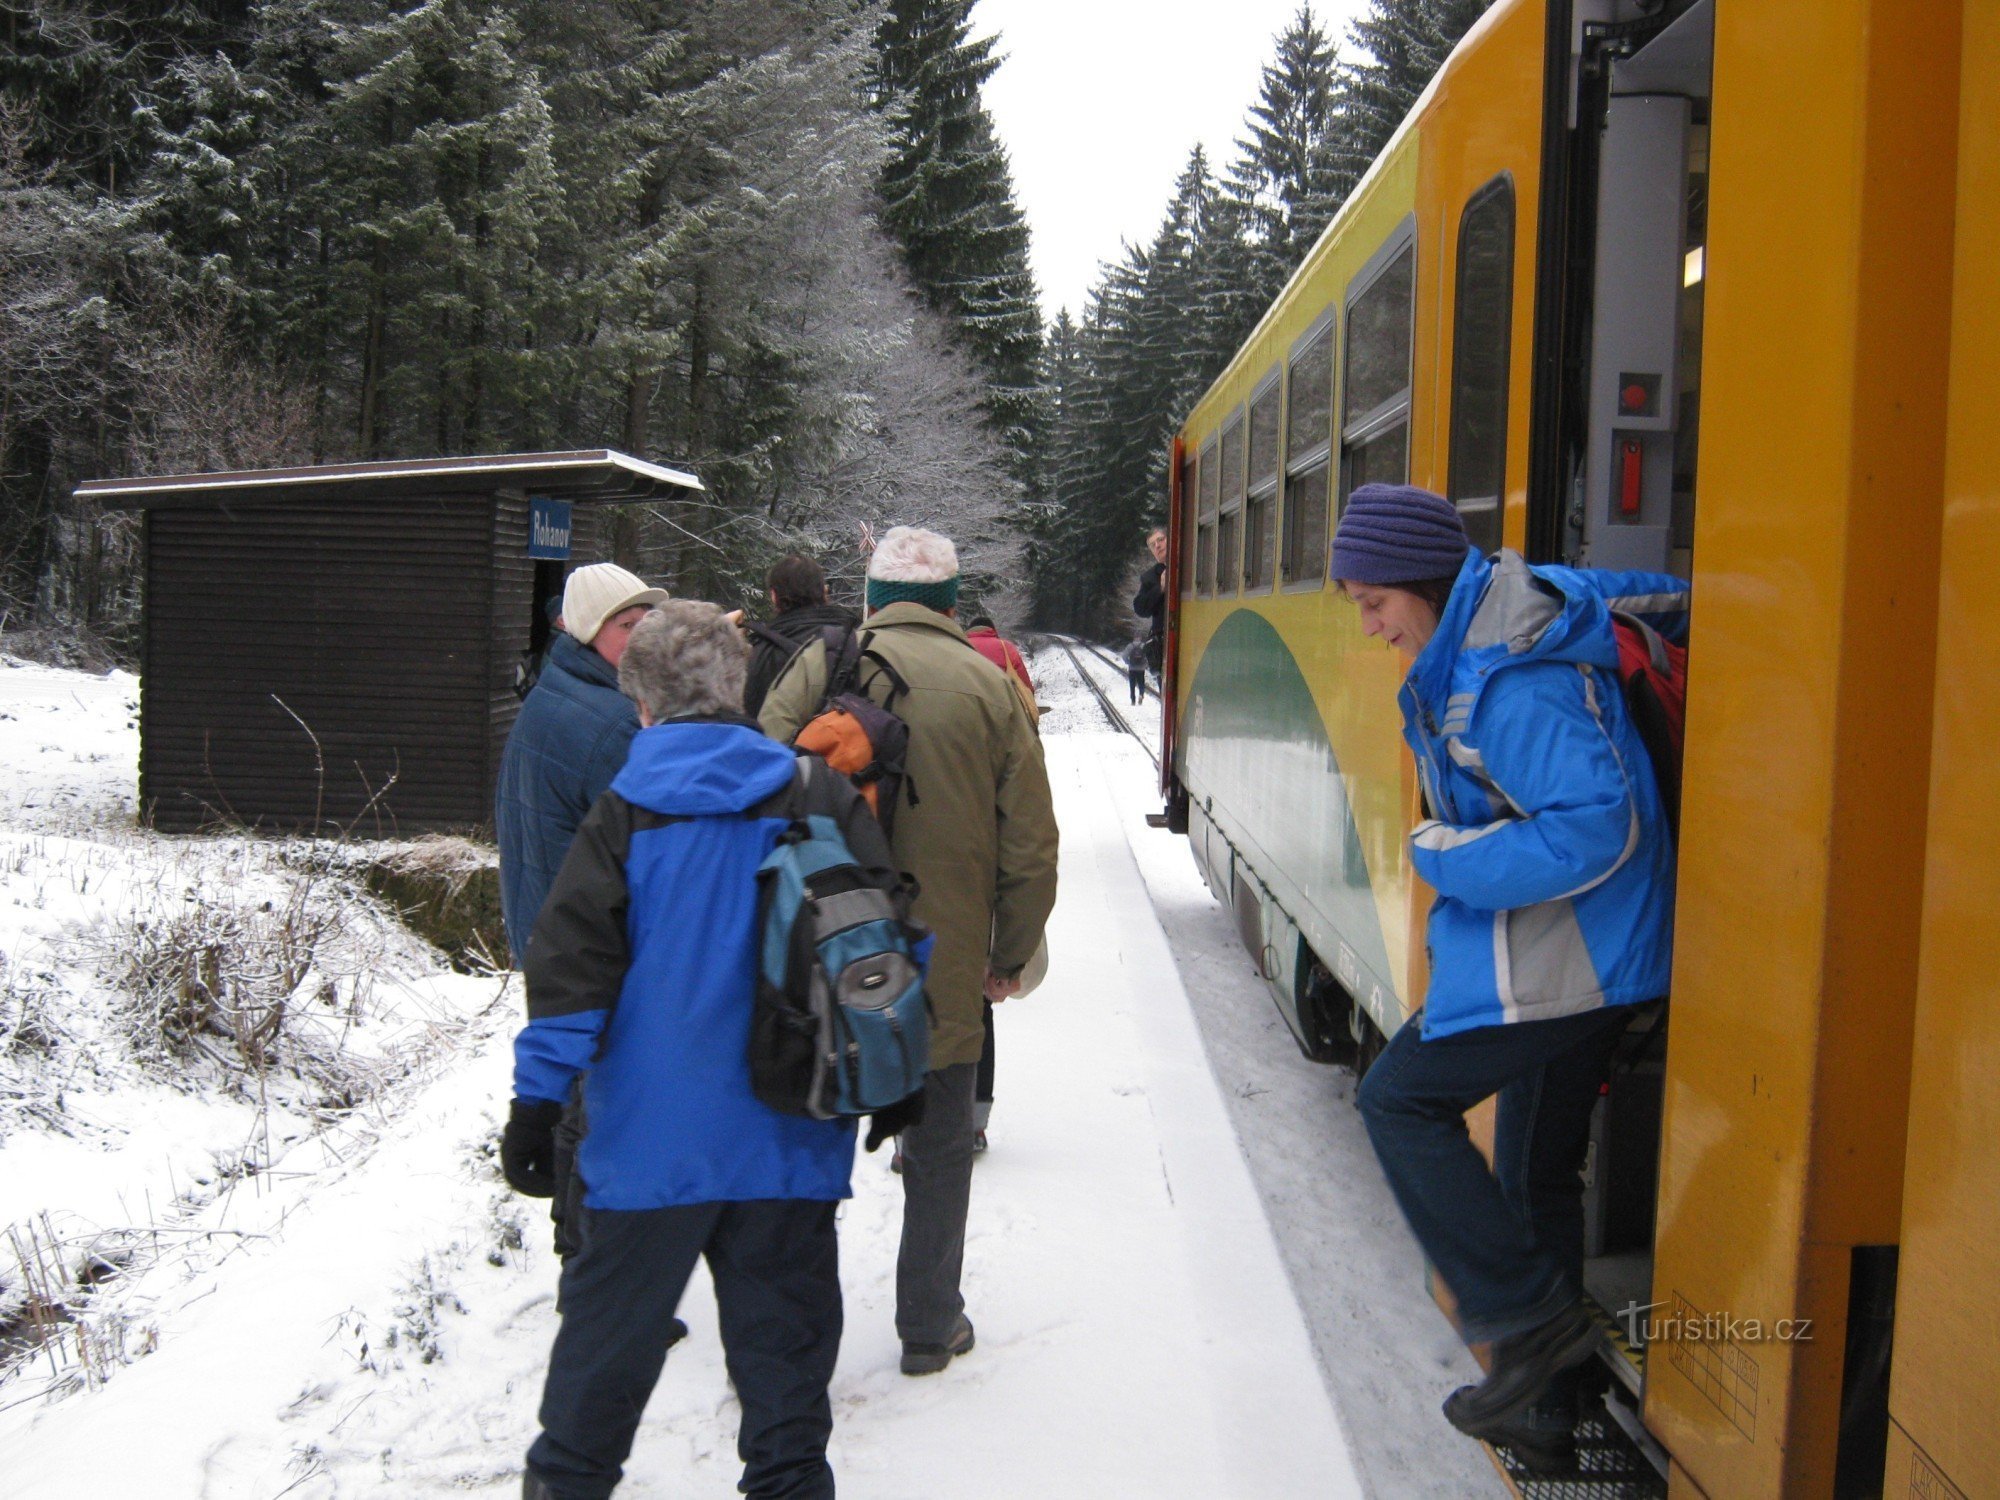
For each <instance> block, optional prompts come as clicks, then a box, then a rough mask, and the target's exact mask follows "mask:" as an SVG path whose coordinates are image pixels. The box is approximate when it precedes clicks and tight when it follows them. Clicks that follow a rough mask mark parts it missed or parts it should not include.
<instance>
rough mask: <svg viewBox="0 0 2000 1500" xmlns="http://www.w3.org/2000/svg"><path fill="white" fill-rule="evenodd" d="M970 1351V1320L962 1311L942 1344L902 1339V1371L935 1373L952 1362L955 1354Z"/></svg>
mask: <svg viewBox="0 0 2000 1500" xmlns="http://www.w3.org/2000/svg"><path fill="white" fill-rule="evenodd" d="M971 1352H972V1320H971V1319H970V1318H968V1317H967V1316H966V1315H965V1314H964V1313H960V1314H959V1315H958V1326H957V1327H956V1328H954V1329H952V1331H951V1337H950V1338H949V1339H947V1340H945V1342H943V1343H942V1344H913V1343H911V1342H910V1341H909V1340H908V1339H905V1340H903V1373H904V1374H905V1375H935V1374H937V1372H938V1371H940V1370H942V1369H943V1368H944V1367H945V1366H946V1365H948V1364H950V1363H951V1362H952V1359H953V1357H954V1356H956V1355H960V1354H970V1353H971Z"/></svg>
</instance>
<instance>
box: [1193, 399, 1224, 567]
mask: <svg viewBox="0 0 2000 1500" xmlns="http://www.w3.org/2000/svg"><path fill="white" fill-rule="evenodd" d="M1221 478H1222V468H1221V466H1220V465H1219V464H1217V463H1216V461H1215V439H1214V438H1210V439H1209V440H1208V441H1207V442H1205V443H1203V444H1202V445H1201V469H1200V487H1199V489H1198V491H1197V493H1198V494H1199V495H1200V496H1201V527H1200V536H1199V539H1198V541H1197V543H1196V545H1197V547H1198V548H1199V549H1200V550H1199V551H1198V552H1197V553H1196V555H1195V570H1194V571H1195V591H1196V592H1197V593H1199V594H1200V595H1201V596H1202V598H1204V599H1207V598H1209V597H1211V596H1212V595H1213V594H1214V593H1215V505H1216V496H1217V491H1218V488H1219V482H1220V480H1221Z"/></svg>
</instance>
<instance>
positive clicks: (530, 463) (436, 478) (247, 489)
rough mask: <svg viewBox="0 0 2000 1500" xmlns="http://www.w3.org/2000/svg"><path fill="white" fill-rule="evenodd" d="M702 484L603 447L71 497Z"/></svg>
mask: <svg viewBox="0 0 2000 1500" xmlns="http://www.w3.org/2000/svg"><path fill="white" fill-rule="evenodd" d="M701 488H702V483H701V481H700V480H699V479H697V478H695V476H694V475H692V474H689V473H686V472H684V471H682V470H679V469H669V468H664V467H662V466H661V465H659V464H652V463H647V462H646V461H645V460H644V459H639V458H633V457H631V456H630V455H628V454H624V453H619V452H616V451H614V450H612V449H609V448H587V449H582V450H580V451H577V452H571V453H505V454H488V455H482V456H478V457H470V458H412V459H391V460H385V461H380V462H374V463H358V464H313V465H309V466H307V467H303V468H295V469H241V470H236V471H233V472H228V473H219V474H172V475H166V476H163V477H158V478H132V479H92V480H89V481H88V482H86V483H84V484H80V485H78V486H77V488H76V494H77V496H78V497H79V498H89V499H94V500H99V501H102V502H103V503H104V504H105V505H107V506H108V507H110V508H111V509H113V510H149V509H152V508H154V507H158V506H201V505H218V504H223V503H227V502H243V501H269V500H337V499H340V498H341V497H342V496H344V495H350V494H360V493H366V494H368V495H370V496H372V497H375V498H381V497H385V496H386V497H391V498H394V497H401V496H408V497H410V498H412V499H419V498H429V497H431V496H436V495H441V494H494V493H497V492H498V491H501V490H522V491H528V492H532V493H533V494H535V495H540V496H547V497H549V498H551V499H558V500H573V501H579V502H582V503H586V504H593V503H594V504H604V505H621V504H630V503H632V502H634V501H640V500H653V499H658V498H660V497H662V496H665V495H669V494H672V493H674V492H676V491H682V490H699V489H701Z"/></svg>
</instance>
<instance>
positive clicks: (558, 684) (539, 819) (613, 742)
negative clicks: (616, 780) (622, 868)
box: [493, 635, 639, 966]
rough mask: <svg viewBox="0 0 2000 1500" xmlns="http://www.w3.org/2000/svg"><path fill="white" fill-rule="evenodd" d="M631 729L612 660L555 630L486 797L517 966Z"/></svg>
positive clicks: (632, 712) (635, 719)
mask: <svg viewBox="0 0 2000 1500" xmlns="http://www.w3.org/2000/svg"><path fill="white" fill-rule="evenodd" d="M638 732H639V711H638V710H637V709H636V708H634V707H633V706H632V702H631V700H630V699H628V698H627V697H626V696H625V695H624V694H623V693H621V692H619V691H618V673H617V670H616V669H615V668H614V667H613V666H612V665H611V663H610V662H608V661H606V660H605V659H604V658H603V657H601V656H599V655H598V654H597V653H596V652H595V651H593V650H591V649H590V647H588V646H585V645H581V644H579V643H578V642H577V640H576V639H575V638H574V637H573V636H569V635H561V636H558V637H556V643H555V645H554V646H553V647H552V648H551V649H550V651H549V659H548V662H547V664H546V665H545V666H544V667H543V668H542V675H541V677H540V678H539V679H538V680H537V681H536V683H535V689H534V691H533V692H531V693H529V694H528V696H527V698H526V700H525V701H524V702H523V703H522V704H521V712H520V714H519V716H518V717H517V718H516V719H515V720H514V730H513V733H511V734H509V735H508V736H507V748H506V750H505V751H504V752H503V753H502V754H501V757H500V780H499V786H498V787H497V788H496V789H495V792H494V798H493V803H494V806H493V831H494V833H495V834H496V835H497V836H498V838H499V841H500V914H501V916H502V918H503V919H504V920H505V921H506V924H507V947H508V949H509V950H510V951H511V952H512V954H513V958H514V962H515V964H516V965H517V966H518V965H519V964H520V962H521V960H522V958H523V957H524V956H525V955H526V953H527V949H528V934H529V933H530V932H532V931H533V930H534V926H535V916H536V914H537V913H539V912H540V911H541V909H542V902H543V901H544V900H545V899H547V897H548V894H549V887H550V886H551V885H553V884H554V883H555V878H556V871H558V870H560V869H561V868H562V862H563V856H564V855H566V854H568V853H569V846H570V840H572V839H574V838H575V837H576V831H577V829H578V828H580V827H582V826H583V819H584V815H585V814H586V813H588V812H589V811H590V806H591V804H592V803H593V802H595V801H596V800H597V799H598V798H599V797H601V796H603V795H604V792H605V789H606V788H607V787H609V786H610V785H611V779H612V778H613V777H614V776H616V775H617V774H618V771H619V768H620V767H622V766H623V765H624V764H625V752H626V750H627V749H628V748H629V747H630V746H631V744H632V736H633V735H635V734H637V733H638Z"/></svg>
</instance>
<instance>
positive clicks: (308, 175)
mask: <svg viewBox="0 0 2000 1500" xmlns="http://www.w3.org/2000/svg"><path fill="white" fill-rule="evenodd" d="M293 3H294V5H296V4H297V0H293ZM369 9H374V10H376V11H377V13H378V15H379V19H361V20H356V21H351V22H349V23H348V24H345V25H340V26H337V27H336V28H335V30H334V40H335V46H334V50H333V52H332V54H331V56H330V57H328V58H327V59H326V66H327V68H328V72H329V76H328V77H327V78H326V80H325V82H324V85H323V89H322V93H323V97H322V98H321V99H319V100H317V101H315V104H316V106H317V107H315V108H311V109H307V110H302V111H301V112H300V114H299V116H298V119H297V122H296V124H295V126H294V127H293V128H292V129H291V130H290V131H289V132H288V134H287V137H286V138H285V140H284V141H283V142H282V143H281V146H280V155H281V158H282V166H281V169H280V170H281V172H282V174H283V176H284V177H285V179H286V180H287V181H288V182H289V183H290V185H291V187H292V195H291V198H290V200H289V203H288V205H287V206H286V207H285V208H284V209H283V210H282V212H283V213H285V214H286V215H287V216H289V217H290V218H291V219H292V221H293V228H294V231H295V233H296V235H297V242H296V243H295V244H294V245H293V246H292V248H291V254H290V256H289V257H288V259H287V261H286V263H285V264H283V265H282V266H278V267H270V266H267V267H265V268H264V269H265V271H266V273H267V274H270V273H275V274H277V275H278V276H279V277H280V278H281V300H282V303H283V306H284V308H285V317H286V323H285V326H283V327H282V328H281V329H280V335H279V336H280V338H281V340H282V341H283V343H284V345H285V346H286V347H287V348H289V349H298V348H304V349H308V350H310V351H312V356H313V357H312V365H313V368H314V372H315V374H316V376H317V377H318V379H319V380H320V381H321V382H323V384H324V387H325V391H326V397H325V400H324V404H323V409H324V410H325V411H326V412H327V415H328V423H329V427H330V428H331V429H332V430H331V431H329V432H328V433H327V434H326V438H327V445H328V446H329V447H331V448H333V449H335V450H336V451H337V450H338V449H339V448H340V447H342V446H345V445H346V443H351V445H352V448H353V451H354V452H356V453H357V454H359V455H361V456H364V457H375V456H380V455H385V454H390V453H406V452H421V451H428V452H436V453H452V452H464V451H473V450H478V449H481V448H491V447H494V446H506V445H507V444H508V443H509V441H510V440H515V439H517V438H518V437H520V436H524V435H527V434H525V433H524V432H523V429H524V427H526V428H532V426H533V425H534V414H536V413H538V412H545V411H547V410H548V409H549V406H550V402H551V392H552V390H553V388H554V382H553V380H552V378H551V372H550V369H549V361H548V360H547V359H546V358H545V357H542V354H541V352H540V350H539V346H538V345H537V343H536V341H535V339H534V337H533V332H534V330H535V329H536V328H537V325H538V324H539V322H540V321H541V319H542V316H543V309H541V308H540V307H539V306H537V305H536V297H537V293H538V292H539V291H543V290H545V289H546V283H544V282H542V281H541V280H539V279H538V278H537V277H535V276H534V275H533V274H532V272H531V268H532V267H533V266H534V265H535V262H536V259H537V257H538V255H539V253H540V249H541V240H542V237H543V236H544V235H545V234H547V233H550V232H554V231H558V230H559V229H560V228H561V227H562V226H563V224H564V214H563V210H562V194H561V191H560V187H559V184H558V182H557V180H556V173H555V159H554V148H553V141H552V121H551V115H550V111H549V108H548V104H547V100H546V98H545V97H544V96H543V91H542V81H541V79H540V76H539V75H538V73H537V72H536V71H535V70H534V69H533V68H532V67H527V66H523V65H522V64H520V63H519V62H518V61H517V58H516V53H517V51H518V49H519V43H520V34H519V30H518V28H517V27H516V25H515V24H514V21H513V19H512V17H511V16H510V15H509V14H508V11H507V7H505V6H504V5H501V4H495V3H476V0H432V3H430V4H426V5H422V6H419V7H416V8H415V9H412V10H407V11H397V10H392V9H389V8H387V7H359V6H350V7H349V14H354V13H356V12H362V13H365V11H367V10H369ZM343 439H345V443H343V441H342V440H343Z"/></svg>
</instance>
